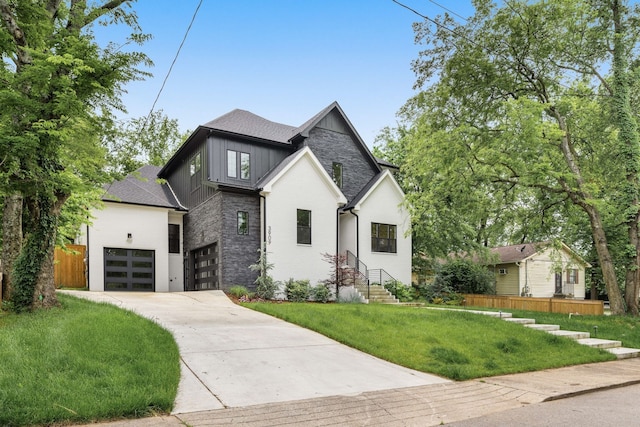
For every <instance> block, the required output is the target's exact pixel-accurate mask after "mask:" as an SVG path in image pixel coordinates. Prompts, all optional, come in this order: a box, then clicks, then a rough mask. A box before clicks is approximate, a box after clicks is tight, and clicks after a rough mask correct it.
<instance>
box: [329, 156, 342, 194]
mask: <svg viewBox="0 0 640 427" xmlns="http://www.w3.org/2000/svg"><path fill="white" fill-rule="evenodd" d="M331 169H332V171H333V182H335V183H336V185H337V186H338V187H339V188H342V163H336V162H333V165H332V166H331Z"/></svg>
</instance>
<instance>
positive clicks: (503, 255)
mask: <svg viewBox="0 0 640 427" xmlns="http://www.w3.org/2000/svg"><path fill="white" fill-rule="evenodd" d="M548 244H549V242H538V243H522V244H520V245H511V246H502V247H499V248H491V250H490V251H491V253H492V254H496V255H498V257H499V258H498V259H499V260H500V261H499V263H500V264H506V263H511V262H518V261H522V260H524V259H525V258H529V257H530V256H531V255H533V254H535V253H536V252H539V251H540V250H541V249H543V248H544V247H545V246H547V245H548Z"/></svg>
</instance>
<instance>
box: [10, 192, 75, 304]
mask: <svg viewBox="0 0 640 427" xmlns="http://www.w3.org/2000/svg"><path fill="white" fill-rule="evenodd" d="M67 198H68V195H61V194H59V195H58V196H57V198H56V200H55V201H53V202H52V201H51V199H50V198H49V197H48V196H46V195H44V196H42V195H40V196H36V198H35V199H33V200H32V202H33V212H32V216H33V227H32V228H33V230H32V231H31V232H30V234H29V236H28V237H27V238H26V241H25V244H24V245H23V247H22V250H21V251H20V255H19V256H18V258H17V259H16V261H15V264H14V268H13V285H14V290H13V297H12V300H13V303H14V308H15V310H16V311H18V312H22V311H27V310H32V309H34V308H41V307H52V306H55V305H57V304H58V300H57V298H56V294H55V286H54V282H53V255H54V249H55V242H56V231H57V225H58V217H59V216H60V209H61V208H62V205H63V204H64V202H65V201H66V199H67Z"/></svg>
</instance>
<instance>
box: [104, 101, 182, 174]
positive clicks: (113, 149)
mask: <svg viewBox="0 0 640 427" xmlns="http://www.w3.org/2000/svg"><path fill="white" fill-rule="evenodd" d="M189 134H190V132H186V133H181V132H180V126H179V124H178V120H176V119H170V118H169V117H168V116H167V115H166V114H164V112H163V111H162V110H157V111H153V112H152V113H151V114H150V115H149V116H148V117H139V118H134V119H129V120H127V121H126V122H124V123H118V124H117V125H116V124H113V128H112V129H110V131H109V132H108V133H107V134H106V135H105V136H104V138H103V144H104V146H105V147H106V149H107V151H108V155H107V158H108V165H109V166H108V169H109V170H110V172H111V173H112V175H113V176H115V177H123V176H126V175H127V174H129V173H131V172H133V171H135V170H137V169H139V168H140V167H142V166H144V165H155V166H164V164H165V163H166V162H167V161H168V160H169V159H170V158H171V156H172V155H173V154H174V153H175V152H176V150H177V149H178V147H180V145H181V144H182V142H183V141H185V140H186V139H187V137H188V136H189Z"/></svg>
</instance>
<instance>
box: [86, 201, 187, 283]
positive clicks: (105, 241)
mask: <svg viewBox="0 0 640 427" xmlns="http://www.w3.org/2000/svg"><path fill="white" fill-rule="evenodd" d="M93 214H94V216H95V219H94V221H93V225H91V226H90V227H89V229H88V237H85V241H87V240H88V248H87V249H88V254H89V255H88V257H89V289H90V290H92V291H104V248H120V249H145V250H153V251H155V291H156V292H168V291H170V290H171V291H177V290H179V291H182V290H183V286H182V282H183V274H182V256H181V254H171V256H170V254H169V239H168V226H167V224H169V223H173V224H179V225H180V231H181V234H182V215H180V214H176V213H172V212H171V211H170V210H169V209H165V208H153V207H144V206H136V205H127V204H120V203H110V202H106V203H105V208H104V209H103V210H99V211H94V212H93ZM129 233H131V236H132V237H131V239H128V238H127V235H128V234H129ZM180 252H182V241H181V251H180ZM170 279H171V281H170Z"/></svg>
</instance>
